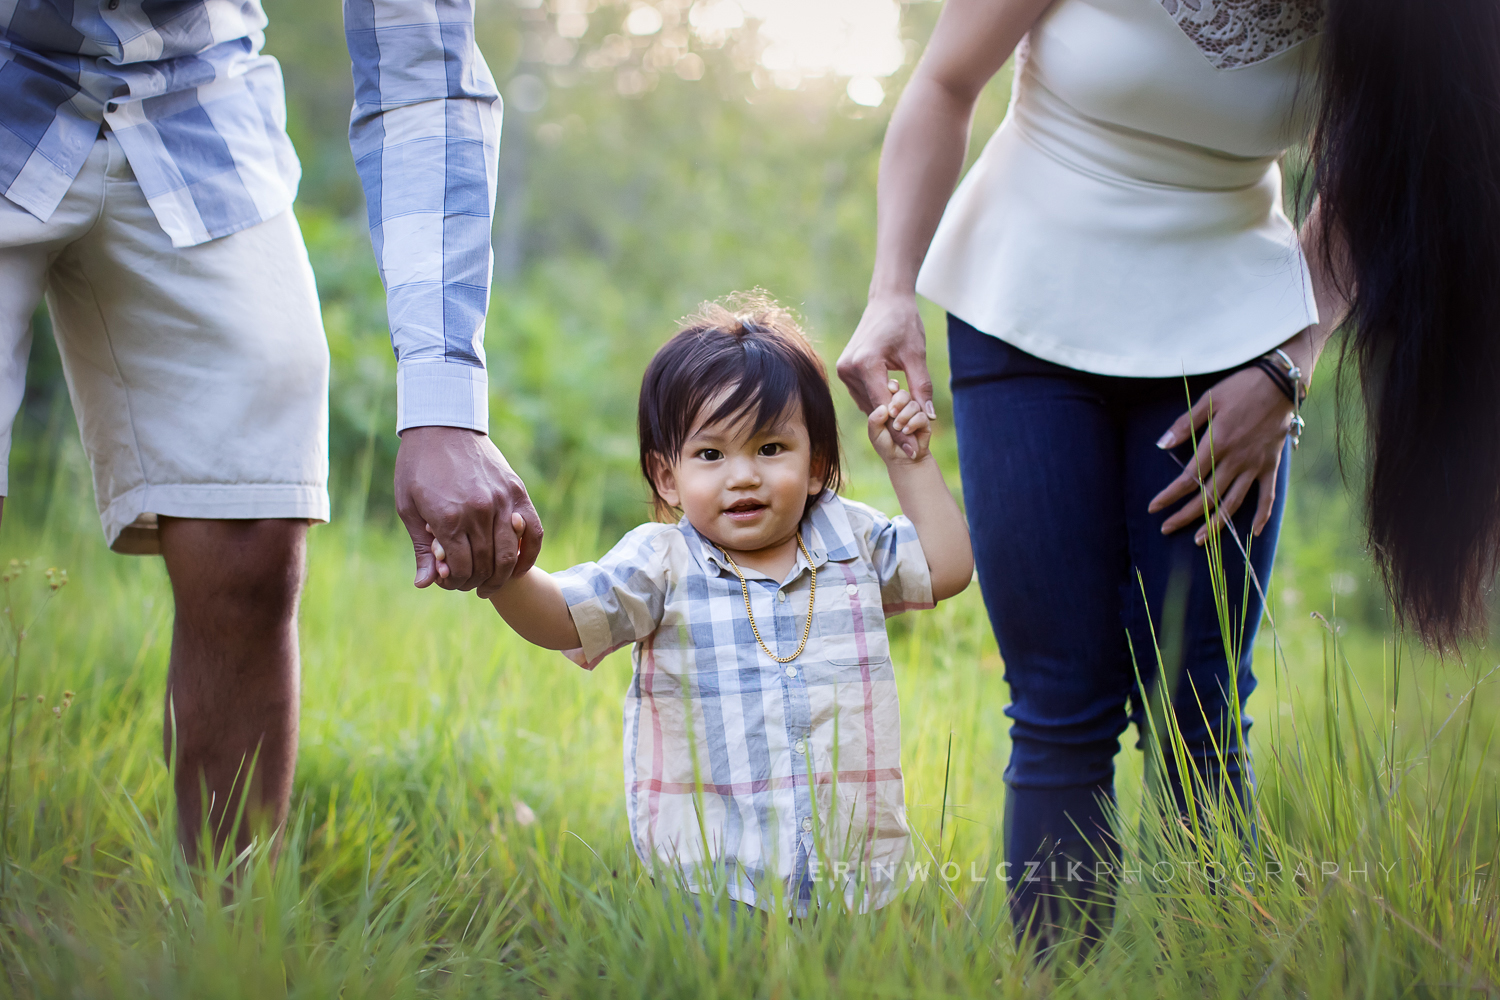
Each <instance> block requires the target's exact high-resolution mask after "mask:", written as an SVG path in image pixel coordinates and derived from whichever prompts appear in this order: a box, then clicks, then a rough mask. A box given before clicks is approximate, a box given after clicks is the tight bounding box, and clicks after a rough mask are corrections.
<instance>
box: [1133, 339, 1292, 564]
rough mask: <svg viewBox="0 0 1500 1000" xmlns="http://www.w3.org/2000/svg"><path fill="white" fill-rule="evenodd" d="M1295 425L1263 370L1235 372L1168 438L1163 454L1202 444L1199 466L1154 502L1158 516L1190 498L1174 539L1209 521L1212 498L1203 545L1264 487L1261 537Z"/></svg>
mask: <svg viewBox="0 0 1500 1000" xmlns="http://www.w3.org/2000/svg"><path fill="white" fill-rule="evenodd" d="M1291 425H1292V404H1291V402H1290V401H1289V400H1288V399H1287V398H1286V396H1284V395H1282V393H1281V391H1280V390H1279V389H1277V388H1276V386H1275V385H1274V384H1273V383H1272V382H1271V380H1270V379H1269V378H1267V377H1266V375H1265V373H1264V372H1262V371H1261V370H1260V369H1258V368H1246V369H1244V370H1242V371H1238V372H1235V373H1234V374H1233V375H1230V376H1228V377H1226V378H1224V379H1222V380H1221V381H1219V382H1218V383H1217V384H1216V385H1214V387H1213V388H1211V389H1209V390H1208V392H1206V393H1204V394H1203V397H1202V398H1201V399H1199V400H1198V402H1196V403H1195V404H1193V408H1192V409H1190V410H1188V412H1186V413H1184V414H1183V415H1182V416H1180V417H1178V418H1177V420H1176V422H1175V423H1173V424H1172V426H1171V427H1170V428H1169V429H1168V430H1167V432H1166V433H1165V434H1163V435H1162V438H1161V440H1160V441H1158V442H1157V443H1156V444H1157V447H1158V448H1175V447H1176V446H1177V445H1179V444H1181V443H1182V442H1184V441H1188V440H1191V439H1193V438H1195V437H1196V440H1197V447H1196V449H1195V451H1194V454H1193V459H1192V461H1190V462H1188V464H1187V466H1186V468H1184V469H1183V470H1182V475H1180V476H1178V477H1177V478H1176V479H1174V480H1173V481H1172V484H1171V485H1170V486H1168V487H1167V488H1166V489H1164V490H1162V491H1161V492H1160V493H1158V494H1157V495H1156V496H1155V498H1153V499H1152V501H1151V504H1150V506H1149V507H1148V508H1147V510H1149V511H1151V512H1152V513H1153V514H1154V513H1155V512H1157V511H1159V510H1164V509H1166V508H1167V507H1170V506H1172V504H1174V503H1176V502H1177V501H1179V500H1181V499H1183V498H1184V497H1186V498H1188V501H1187V503H1185V504H1183V505H1182V506H1181V507H1180V508H1178V509H1177V511H1176V512H1175V513H1173V514H1172V516H1171V517H1169V518H1167V520H1166V523H1165V524H1163V525H1162V527H1161V530H1162V534H1164V535H1169V534H1171V533H1172V532H1174V531H1177V530H1178V529H1180V528H1184V527H1186V526H1188V525H1189V524H1192V523H1193V522H1194V521H1196V520H1198V518H1200V517H1202V516H1203V512H1204V498H1203V497H1201V496H1199V495H1198V489H1199V485H1200V483H1201V484H1202V486H1203V488H1204V489H1205V490H1206V491H1207V503H1208V507H1209V509H1210V510H1211V511H1212V516H1211V517H1210V518H1209V519H1208V522H1207V523H1206V524H1205V525H1203V526H1202V527H1200V528H1199V529H1198V534H1197V536H1196V537H1195V538H1194V539H1193V540H1194V541H1195V542H1196V543H1197V544H1199V545H1202V544H1203V543H1204V541H1205V540H1206V539H1207V538H1208V533H1209V531H1217V530H1218V529H1219V528H1220V527H1221V526H1223V525H1224V524H1225V523H1226V522H1227V521H1228V520H1229V519H1230V518H1231V517H1233V516H1234V513H1235V511H1237V510H1239V508H1240V504H1242V503H1244V501H1245V497H1246V495H1248V494H1249V492H1250V487H1251V486H1254V485H1256V484H1257V483H1258V484H1259V485H1260V494H1259V502H1258V503H1257V505H1256V509H1255V522H1254V526H1253V528H1252V530H1253V531H1254V533H1255V534H1257V535H1259V534H1260V532H1261V529H1263V528H1264V527H1265V526H1266V522H1267V521H1269V520H1270V518H1271V504H1272V503H1273V502H1274V501H1275V499H1276V471H1277V469H1278V468H1280V466H1281V453H1282V448H1283V446H1284V445H1285V443H1286V436H1287V432H1288V431H1289V430H1290V429H1291Z"/></svg>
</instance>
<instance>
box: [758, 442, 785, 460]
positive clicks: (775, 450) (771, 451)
mask: <svg viewBox="0 0 1500 1000" xmlns="http://www.w3.org/2000/svg"><path fill="white" fill-rule="evenodd" d="M784 451H786V445H782V444H777V443H776V442H774V441H772V442H771V443H770V444H763V445H761V446H760V453H761V454H762V455H764V456H765V457H767V458H771V457H773V456H776V455H780V454H781V453H782V452H784Z"/></svg>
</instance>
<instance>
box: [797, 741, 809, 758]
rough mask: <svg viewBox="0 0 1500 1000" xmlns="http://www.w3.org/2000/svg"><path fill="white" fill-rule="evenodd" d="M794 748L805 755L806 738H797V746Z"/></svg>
mask: <svg viewBox="0 0 1500 1000" xmlns="http://www.w3.org/2000/svg"><path fill="white" fill-rule="evenodd" d="M794 749H795V750H796V751H797V752H798V753H800V754H801V755H802V756H804V757H806V756H807V741H806V740H798V741H797V746H796V747H795V748H794Z"/></svg>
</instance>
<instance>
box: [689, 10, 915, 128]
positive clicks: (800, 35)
mask: <svg viewBox="0 0 1500 1000" xmlns="http://www.w3.org/2000/svg"><path fill="white" fill-rule="evenodd" d="M720 2H732V0H720ZM718 5H719V4H717V3H716V4H715V6H718ZM697 6H699V5H697V4H695V5H694V9H695V10H696V8H697ZM741 6H742V8H743V10H744V13H745V15H746V16H748V17H751V18H755V19H756V20H758V21H760V36H761V38H762V39H764V40H765V42H766V48H765V51H764V52H763V53H762V56H761V64H762V65H763V66H765V68H766V69H768V70H771V71H772V72H773V73H776V74H777V76H778V82H779V80H780V78H782V77H783V76H786V75H791V76H793V77H797V76H801V77H818V76H827V75H829V74H832V75H835V76H847V77H865V78H868V80H869V83H862V84H860V87H859V90H860V93H861V94H862V95H863V96H864V97H870V96H872V95H873V94H874V93H875V92H876V91H877V90H878V91H880V99H879V100H875V101H874V103H873V104H872V105H870V106H875V105H878V104H879V103H880V101H881V100H884V97H885V94H884V89H883V88H881V87H880V85H879V84H878V83H877V82H876V81H875V79H874V78H875V77H882V76H890V75H891V74H892V73H894V72H896V70H898V69H900V68H901V64H902V63H903V62H905V60H906V49H905V47H904V46H903V45H902V44H901V11H900V7H899V6H898V4H897V2H896V0H742V4H741ZM872 84H873V85H874V87H873V89H872V87H871V85H872ZM849 93H850V99H851V100H854V101H857V102H858V103H860V104H866V103H867V102H866V101H863V100H860V99H859V98H858V97H855V96H854V84H853V82H852V81H851V84H850V92H849Z"/></svg>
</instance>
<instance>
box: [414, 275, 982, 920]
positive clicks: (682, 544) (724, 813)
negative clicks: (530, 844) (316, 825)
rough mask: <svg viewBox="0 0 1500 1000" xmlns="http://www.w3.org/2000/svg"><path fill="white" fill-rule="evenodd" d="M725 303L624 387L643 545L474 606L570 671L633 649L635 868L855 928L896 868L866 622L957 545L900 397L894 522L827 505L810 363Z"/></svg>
mask: <svg viewBox="0 0 1500 1000" xmlns="http://www.w3.org/2000/svg"><path fill="white" fill-rule="evenodd" d="M733 301H734V302H736V303H737V305H738V306H739V307H740V308H739V311H737V312H732V311H730V309H728V308H725V307H724V306H719V305H711V306H706V307H704V309H703V310H702V311H701V312H700V313H698V314H697V315H696V316H694V317H692V318H691V319H690V321H689V322H688V323H687V325H686V327H685V328H684V329H683V330H682V331H681V332H679V333H678V334H677V335H676V336H675V337H673V338H672V340H671V341H670V342H668V343H667V344H666V346H664V347H663V348H662V349H661V350H660V351H659V352H657V354H656V356H655V357H654V358H653V359H652V361H651V363H650V365H649V366H648V367H647V369H646V375H645V379H644V381H643V384H642V386H641V398H640V411H639V431H640V450H641V469H642V471H643V472H644V473H645V476H646V480H647V482H649V483H650V485H651V490H652V492H653V494H654V496H655V505H656V513H657V515H658V518H659V519H660V522H661V523H652V524H644V525H641V526H640V527H638V528H636V529H635V530H633V531H631V532H630V533H629V534H627V535H626V536H625V537H624V538H623V539H622V540H621V541H620V543H619V544H618V545H616V546H615V547H614V548H613V549H611V550H610V552H609V554H608V555H606V556H605V557H604V558H603V559H601V560H600V561H599V562H597V563H585V564H583V565H581V566H574V567H573V568H572V569H568V570H564V571H562V572H560V573H554V574H550V575H549V574H547V573H544V572H542V571H540V570H537V569H532V570H531V571H530V572H529V573H526V574H525V575H523V576H519V577H516V578H513V579H512V580H511V581H510V582H509V583H507V584H506V585H505V586H504V587H503V588H501V589H500V591H499V592H498V593H497V594H496V595H495V596H494V597H493V598H492V600H493V602H494V605H495V608H496V609H497V610H498V611H499V612H500V614H501V615H502V616H503V617H504V618H505V620H506V621H507V622H509V623H510V625H511V627H513V628H514V629H515V630H516V631H517V632H519V633H520V634H521V635H522V636H524V637H525V638H526V639H527V640H529V641H530V642H533V643H535V644H537V645H539V646H543V647H546V648H548V649H559V650H566V651H567V654H566V655H567V656H568V657H569V658H570V659H572V660H573V661H574V662H576V663H578V664H579V665H580V666H582V667H584V668H585V669H592V668H593V667H594V666H595V665H596V664H598V663H599V661H600V660H602V659H603V658H604V657H605V656H607V655H608V654H609V653H611V652H613V651H614V650H616V649H619V648H620V647H621V646H624V645H626V644H627V643H634V644H635V645H634V649H633V652H632V657H631V659H632V662H633V664H634V673H633V676H632V678H631V682H630V689H629V692H628V694H627V695H626V697H625V795H626V801H627V808H628V811H629V814H630V832H631V838H632V840H633V841H634V843H635V847H636V851H637V853H639V855H640V857H641V860H642V861H643V862H645V864H646V865H647V866H649V867H651V868H652V869H653V870H658V869H661V868H666V869H668V870H670V871H672V872H675V873H677V874H678V876H679V877H680V878H681V879H682V880H683V883H684V884H685V885H686V887H687V888H688V889H689V890H690V891H693V892H712V891H714V886H715V885H722V886H725V887H726V888H727V893H728V895H729V897H730V898H731V899H734V900H738V901H739V902H741V903H743V904H746V905H748V906H753V907H758V908H761V909H772V908H773V907H774V906H775V905H776V904H775V900H776V898H777V897H778V896H782V897H784V898H785V899H786V900H787V901H788V904H789V909H790V911H791V912H793V913H796V914H799V915H802V914H805V912H806V910H807V906H808V903H809V902H810V900H811V890H812V886H811V883H812V882H813V881H814V880H815V879H824V880H828V881H830V882H831V884H832V885H833V886H834V887H835V891H837V892H840V893H841V894H842V895H843V896H844V898H845V901H846V902H847V903H848V904H849V905H851V906H857V907H858V908H860V909H862V910H863V909H869V908H873V907H878V906H882V905H884V904H885V903H887V902H889V901H890V900H891V898H892V897H893V896H894V895H895V893H896V891H897V889H898V888H899V884H898V881H897V867H898V864H899V863H900V862H901V860H902V859H903V856H904V855H905V854H906V851H907V847H908V834H907V827H906V817H905V811H904V793H903V789H902V784H901V759H900V749H901V740H900V720H899V708H898V704H897V699H896V684H895V676H894V674H893V672H892V669H891V657H890V647H889V642H888V640H887V637H886V631H885V620H886V618H888V617H889V616H891V615H894V614H899V613H901V612H902V611H907V610H910V609H913V608H930V607H932V606H933V604H934V603H935V602H937V601H940V600H943V599H945V598H948V597H952V596H953V595H954V594H957V593H958V592H959V591H961V590H963V589H964V587H965V586H967V585H968V583H969V579H970V577H971V576H972V575H973V557H972V555H971V553H970V550H969V536H968V530H967V528H966V527H965V525H964V520H963V515H962V514H961V513H960V512H959V509H958V505H957V504H956V503H955V502H954V499H953V496H952V494H950V493H949V492H948V488H947V486H946V484H945V483H944V482H943V476H942V473H941V472H940V471H939V470H938V465H937V462H936V461H935V460H934V459H933V457H932V455H931V454H930V452H929V451H928V447H927V443H928V439H929V437H930V436H931V428H930V422H929V420H930V418H929V417H928V415H927V414H926V413H924V412H923V410H922V408H921V407H920V406H919V405H918V404H917V403H915V402H914V401H913V400H912V399H911V397H910V395H909V394H908V393H907V392H905V391H904V390H903V391H896V392H895V395H894V398H893V399H892V400H891V402H890V404H889V405H888V406H883V407H880V408H878V409H877V410H875V412H873V413H872V414H870V419H869V427H868V430H869V436H870V441H871V442H872V443H873V444H874V446H875V450H876V451H877V452H878V453H879V455H880V457H881V458H882V459H883V460H884V461H885V465H886V469H887V471H888V472H889V474H890V478H891V485H892V486H894V487H895V491H896V497H897V498H898V499H899V501H900V503H901V509H902V510H903V511H904V512H905V516H903V517H895V518H888V517H886V516H885V515H883V514H881V513H880V512H879V511H877V510H874V509H873V508H870V507H867V506H865V505H864V504H860V503H855V502H853V501H850V500H845V499H844V498H842V497H840V496H839V495H838V492H837V490H838V486H839V483H840V473H839V441H838V425H837V422H836V418H835V416H834V407H833V397H832V395H831V394H830V392H829V387H828V378H827V375H826V374H825V373H824V369H823V365H822V362H821V361H820V360H819V358H818V356H817V354H816V353H814V351H813V349H812V347H811V345H810V344H809V343H808V342H807V340H806V338H805V337H804V336H803V335H802V333H801V331H800V330H799V329H798V328H797V326H796V324H795V323H794V322H793V321H792V319H791V318H790V316H789V315H788V314H787V313H786V312H784V311H783V310H781V309H779V308H777V307H776V306H775V305H774V304H772V303H770V302H768V301H766V300H763V299H743V298H742V299H738V300H733ZM896 388H897V386H896V384H895V383H894V382H893V383H892V389H893V390H895V389H896ZM893 430H894V431H896V432H900V433H902V434H904V435H905V437H904V438H903V439H902V440H903V442H904V443H903V444H900V445H898V443H897V440H896V439H895V437H894V436H893V433H892V432H893ZM515 528H516V530H517V532H520V531H521V530H522V524H521V522H520V520H519V518H517V519H516V521H515ZM440 558H441V556H440Z"/></svg>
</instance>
